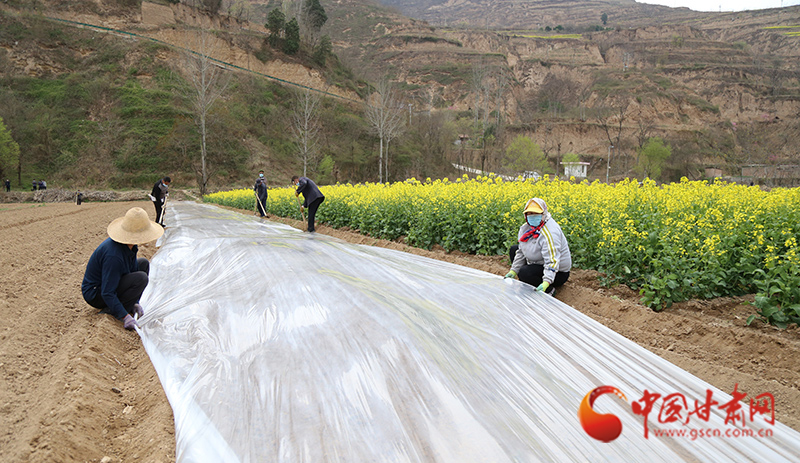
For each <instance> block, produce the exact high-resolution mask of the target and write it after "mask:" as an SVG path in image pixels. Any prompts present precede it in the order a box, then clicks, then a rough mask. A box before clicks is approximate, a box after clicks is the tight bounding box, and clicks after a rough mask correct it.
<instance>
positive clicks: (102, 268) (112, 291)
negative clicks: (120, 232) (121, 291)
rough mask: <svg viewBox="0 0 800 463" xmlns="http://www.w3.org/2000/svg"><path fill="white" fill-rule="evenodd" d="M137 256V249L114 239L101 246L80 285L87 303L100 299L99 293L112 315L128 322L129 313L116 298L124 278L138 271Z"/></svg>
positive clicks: (91, 259) (94, 254)
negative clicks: (120, 282)
mask: <svg viewBox="0 0 800 463" xmlns="http://www.w3.org/2000/svg"><path fill="white" fill-rule="evenodd" d="M138 252H139V247H138V246H134V247H133V249H130V248H128V245H127V244H122V243H117V242H116V241H114V240H112V239H111V238H107V239H106V240H105V241H103V242H102V243H100V246H98V247H97V249H95V250H94V252H93V253H92V257H90V258H89V263H88V264H86V273H84V275H83V283H81V292H82V293H83V298H84V299H85V300H86V302H90V301H92V300H93V299H94V298H95V297H97V293H98V291H99V292H100V294H101V295H102V297H103V301H105V303H106V306H107V307H108V309H109V312H111V315H113V316H115V317H116V318H117V319H119V320H122V319H123V318H125V315H127V314H128V312H127V311H126V310H125V307H123V306H122V302H120V300H119V297H118V296H117V287H119V279H120V278H121V277H122V276H123V275H127V274H129V273H133V272H136V271H138V270H139V266H138V264H137V263H136V254H137V253H138Z"/></svg>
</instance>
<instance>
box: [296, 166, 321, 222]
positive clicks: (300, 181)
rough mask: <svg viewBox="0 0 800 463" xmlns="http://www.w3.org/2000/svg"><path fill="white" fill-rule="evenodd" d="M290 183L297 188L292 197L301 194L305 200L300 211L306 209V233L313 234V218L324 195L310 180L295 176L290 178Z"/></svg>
mask: <svg viewBox="0 0 800 463" xmlns="http://www.w3.org/2000/svg"><path fill="white" fill-rule="evenodd" d="M292 183H293V184H294V186H296V187H297V190H296V191H295V193H294V195H295V196H300V195H301V194H302V195H303V198H305V201H303V204H302V205H301V206H300V210H301V211H302V210H303V209H304V208H305V209H308V231H309V232H310V233H313V232H314V217H315V216H316V215H317V209H318V208H319V205H320V204H322V201H325V195H323V194H322V192H321V191H319V188H318V187H317V184H316V183H314V181H313V180H311V179H310V178H306V177H298V176H297V175H295V176H294V177H292Z"/></svg>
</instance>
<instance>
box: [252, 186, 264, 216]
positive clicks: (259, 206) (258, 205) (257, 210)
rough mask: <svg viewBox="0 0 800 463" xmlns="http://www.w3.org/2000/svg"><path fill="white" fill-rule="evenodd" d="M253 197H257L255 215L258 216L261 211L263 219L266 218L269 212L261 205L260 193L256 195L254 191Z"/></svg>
mask: <svg viewBox="0 0 800 463" xmlns="http://www.w3.org/2000/svg"><path fill="white" fill-rule="evenodd" d="M253 195H255V197H256V204H255V206H254V207H253V209H255V210H254V211H253V215H256V214H258V212H259V211H261V216H262V217H264V216H266V215H267V211H265V210H264V207H263V206H262V205H261V201H260V200H259V199H258V193H256V191H255V190H253Z"/></svg>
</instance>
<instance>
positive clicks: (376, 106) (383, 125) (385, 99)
mask: <svg viewBox="0 0 800 463" xmlns="http://www.w3.org/2000/svg"><path fill="white" fill-rule="evenodd" d="M365 115H366V117H367V121H368V122H369V124H370V126H371V127H372V130H373V131H374V132H375V134H376V135H377V136H378V138H379V139H380V152H379V154H378V183H382V182H383V181H384V176H383V167H384V144H385V143H387V140H390V139H391V138H394V137H396V136H397V134H399V133H400V130H401V129H400V127H401V126H402V125H403V123H404V122H405V117H403V115H404V114H403V110H402V106H400V101H399V99H398V97H397V94H396V93H395V91H394V89H393V88H392V84H391V82H389V80H388V79H387V78H385V77H384V78H383V79H381V80H380V81H379V82H378V85H377V87H376V88H375V91H374V92H373V93H372V94H371V95H370V96H369V98H367V106H366V110H365ZM390 137H391V138H390Z"/></svg>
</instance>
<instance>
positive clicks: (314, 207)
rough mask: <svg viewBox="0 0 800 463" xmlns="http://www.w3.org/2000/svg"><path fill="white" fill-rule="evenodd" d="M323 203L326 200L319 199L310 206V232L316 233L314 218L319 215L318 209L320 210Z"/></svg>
mask: <svg viewBox="0 0 800 463" xmlns="http://www.w3.org/2000/svg"><path fill="white" fill-rule="evenodd" d="M322 201H325V198H324V197H323V198H317V199H315V200H314V201H312V202H311V204H309V205H308V231H310V232H313V231H314V217H316V215H317V209H319V205H320V204H322Z"/></svg>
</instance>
